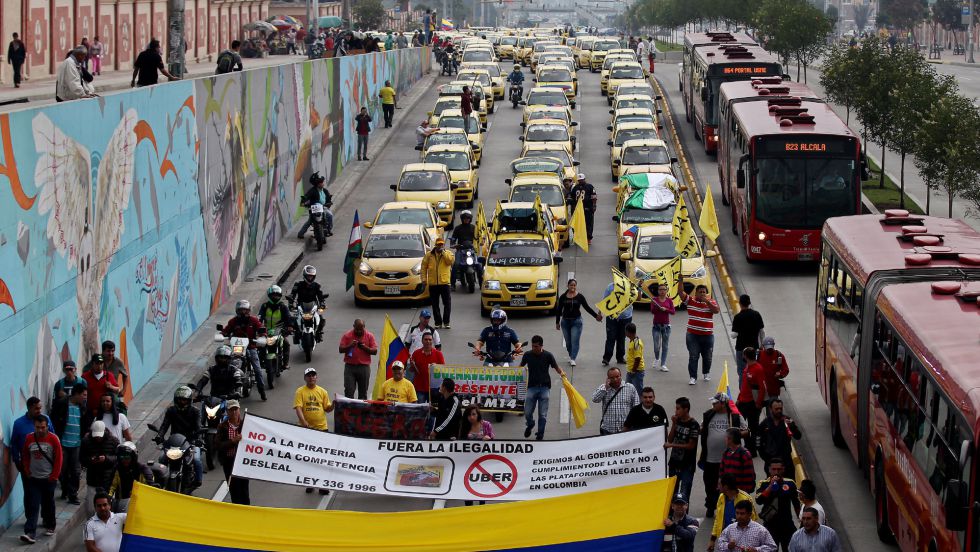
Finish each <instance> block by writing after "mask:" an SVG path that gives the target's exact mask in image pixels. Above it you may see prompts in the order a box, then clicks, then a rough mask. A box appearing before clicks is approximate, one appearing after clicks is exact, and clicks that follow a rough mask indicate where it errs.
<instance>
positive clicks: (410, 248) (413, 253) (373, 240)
mask: <svg viewBox="0 0 980 552" xmlns="http://www.w3.org/2000/svg"><path fill="white" fill-rule="evenodd" d="M423 255H425V248H424V247H423V245H422V238H421V237H419V236H418V235H416V234H371V237H369V238H368V242H367V246H365V248H364V258H366V259H407V258H413V257H422V256H423Z"/></svg>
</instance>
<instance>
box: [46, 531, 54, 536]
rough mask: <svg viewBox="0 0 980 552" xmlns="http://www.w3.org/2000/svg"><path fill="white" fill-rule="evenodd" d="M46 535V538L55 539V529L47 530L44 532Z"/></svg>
mask: <svg viewBox="0 0 980 552" xmlns="http://www.w3.org/2000/svg"><path fill="white" fill-rule="evenodd" d="M44 535H45V536H46V537H53V536H54V529H45V530H44Z"/></svg>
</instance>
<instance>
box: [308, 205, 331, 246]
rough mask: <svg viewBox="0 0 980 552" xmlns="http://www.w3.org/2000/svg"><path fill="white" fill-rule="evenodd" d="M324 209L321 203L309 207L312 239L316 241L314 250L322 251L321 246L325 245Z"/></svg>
mask: <svg viewBox="0 0 980 552" xmlns="http://www.w3.org/2000/svg"><path fill="white" fill-rule="evenodd" d="M325 210H326V208H325V207H324V206H323V204H322V203H314V204H312V205H310V222H312V225H311V226H313V238H314V239H315V240H316V250H317V251H323V244H325V243H327V232H328V230H327V227H326V216H325Z"/></svg>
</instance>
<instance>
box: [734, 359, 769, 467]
mask: <svg viewBox="0 0 980 552" xmlns="http://www.w3.org/2000/svg"><path fill="white" fill-rule="evenodd" d="M742 356H743V357H744V358H745V362H746V366H745V372H744V373H743V374H742V378H741V379H742V383H741V386H740V387H739V392H738V401H737V402H736V404H735V406H736V407H737V408H738V411H739V412H741V413H742V415H743V416H745V420H746V422H748V426H749V441H748V449H749V451H751V452H752V456H755V455H756V454H757V452H758V447H759V415H760V414H761V413H762V407H763V405H764V404H765V400H766V375H765V373H764V372H763V370H762V365H761V364H759V363H758V362H756V361H755V349H753V348H752V347H746V348H745V349H742Z"/></svg>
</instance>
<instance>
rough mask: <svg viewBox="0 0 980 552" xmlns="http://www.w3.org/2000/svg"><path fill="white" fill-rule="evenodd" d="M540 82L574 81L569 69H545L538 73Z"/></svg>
mask: <svg viewBox="0 0 980 552" xmlns="http://www.w3.org/2000/svg"><path fill="white" fill-rule="evenodd" d="M538 82H572V74H571V73H569V72H568V69H543V70H542V71H541V72H540V73H539V74H538Z"/></svg>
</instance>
